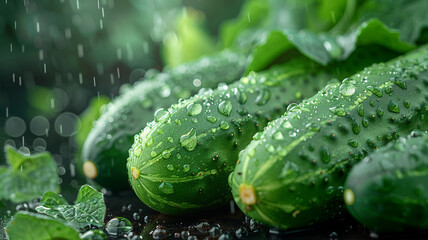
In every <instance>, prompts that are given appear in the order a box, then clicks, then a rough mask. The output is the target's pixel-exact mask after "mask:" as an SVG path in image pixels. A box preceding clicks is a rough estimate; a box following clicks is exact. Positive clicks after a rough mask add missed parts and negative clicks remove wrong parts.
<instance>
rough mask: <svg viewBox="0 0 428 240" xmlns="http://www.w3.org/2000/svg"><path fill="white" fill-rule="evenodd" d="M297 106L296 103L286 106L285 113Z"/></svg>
mask: <svg viewBox="0 0 428 240" xmlns="http://www.w3.org/2000/svg"><path fill="white" fill-rule="evenodd" d="M296 106H297V103H290V104H288V106H287V111H291V110H292V109H293V108H295V107H296Z"/></svg>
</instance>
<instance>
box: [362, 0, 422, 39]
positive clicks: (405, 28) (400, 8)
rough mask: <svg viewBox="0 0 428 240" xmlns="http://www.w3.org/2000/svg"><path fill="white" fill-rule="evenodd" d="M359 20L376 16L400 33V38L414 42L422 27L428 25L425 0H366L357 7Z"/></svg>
mask: <svg viewBox="0 0 428 240" xmlns="http://www.w3.org/2000/svg"><path fill="white" fill-rule="evenodd" d="M359 12H360V16H361V17H360V20H359V21H360V22H363V21H367V20H368V19H371V18H377V19H379V20H380V21H382V22H383V23H385V25H387V26H388V27H389V28H393V29H396V30H397V31H398V32H399V33H400V40H401V41H406V42H410V43H414V42H416V40H417V39H418V38H419V36H420V34H421V31H422V29H423V28H425V27H428V1H426V0H393V1H391V0H368V1H366V2H365V3H364V5H363V6H361V7H360V9H359Z"/></svg>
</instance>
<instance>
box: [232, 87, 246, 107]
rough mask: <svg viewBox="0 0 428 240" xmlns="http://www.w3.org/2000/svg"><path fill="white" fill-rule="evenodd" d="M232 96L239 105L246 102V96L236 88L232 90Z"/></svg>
mask: <svg viewBox="0 0 428 240" xmlns="http://www.w3.org/2000/svg"><path fill="white" fill-rule="evenodd" d="M233 94H234V95H235V97H236V99H237V100H238V102H239V103H240V104H245V103H246V102H247V94H246V93H245V92H244V91H243V90H241V89H238V88H235V89H233Z"/></svg>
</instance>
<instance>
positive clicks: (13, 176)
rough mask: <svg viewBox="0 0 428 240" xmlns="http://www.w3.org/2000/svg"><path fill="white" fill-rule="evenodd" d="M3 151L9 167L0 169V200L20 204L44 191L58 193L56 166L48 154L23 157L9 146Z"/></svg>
mask: <svg viewBox="0 0 428 240" xmlns="http://www.w3.org/2000/svg"><path fill="white" fill-rule="evenodd" d="M5 151H6V158H7V160H8V163H9V165H10V167H9V168H7V167H0V189H2V191H0V199H7V200H10V201H12V202H15V203H20V202H25V201H30V200H33V199H35V198H37V197H40V196H41V195H42V194H43V193H44V192H46V191H54V192H59V184H58V173H57V169H56V164H55V162H54V160H53V159H52V156H51V154H50V153H48V152H43V153H39V154H35V155H32V156H25V155H23V154H21V153H19V152H18V151H17V150H16V149H14V148H13V147H11V146H6V147H5Z"/></svg>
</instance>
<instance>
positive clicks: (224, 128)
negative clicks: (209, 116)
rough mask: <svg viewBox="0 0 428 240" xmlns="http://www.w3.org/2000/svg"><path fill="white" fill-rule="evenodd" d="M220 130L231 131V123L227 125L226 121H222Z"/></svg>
mask: <svg viewBox="0 0 428 240" xmlns="http://www.w3.org/2000/svg"><path fill="white" fill-rule="evenodd" d="M220 128H221V129H223V130H226V129H229V123H227V122H226V121H221V123H220Z"/></svg>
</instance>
